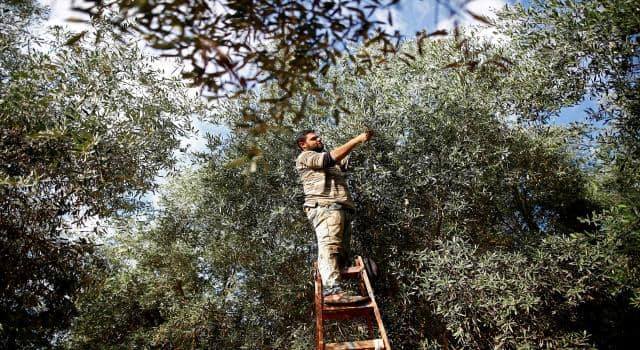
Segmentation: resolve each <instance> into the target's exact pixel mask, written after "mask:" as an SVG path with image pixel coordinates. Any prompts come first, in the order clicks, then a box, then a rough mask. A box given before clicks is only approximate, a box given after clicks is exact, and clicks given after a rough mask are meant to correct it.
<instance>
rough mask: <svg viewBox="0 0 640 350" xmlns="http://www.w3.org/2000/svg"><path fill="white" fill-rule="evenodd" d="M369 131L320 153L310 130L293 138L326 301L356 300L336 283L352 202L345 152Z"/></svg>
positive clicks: (346, 250) (345, 247)
mask: <svg viewBox="0 0 640 350" xmlns="http://www.w3.org/2000/svg"><path fill="white" fill-rule="evenodd" d="M372 136H373V132H372V131H367V132H365V133H362V134H360V135H358V136H356V137H354V138H353V139H351V140H349V141H348V142H347V143H345V144H344V145H342V146H340V147H338V148H336V149H333V150H332V151H331V152H324V144H323V143H322V139H321V138H320V136H318V135H317V134H316V133H315V131H313V130H304V131H302V132H301V133H300V134H299V136H298V138H297V139H296V141H297V144H298V148H300V150H301V151H302V152H301V153H300V155H299V156H298V158H297V160H296V169H297V170H298V172H299V174H300V178H301V180H302V185H303V188H304V194H305V202H304V211H305V213H306V214H307V217H308V218H309V221H310V222H311V224H312V225H313V227H314V229H315V231H316V237H317V240H318V270H319V271H320V276H321V278H322V285H323V294H324V296H325V302H327V303H341V302H358V301H362V300H363V298H362V297H358V296H352V295H349V294H347V293H345V291H344V290H343V286H341V284H340V269H341V268H343V267H344V265H345V264H346V263H348V261H347V259H348V255H349V241H350V239H351V217H352V215H353V212H354V210H355V205H354V204H353V200H352V199H351V194H350V193H349V188H348V187H347V182H346V179H345V171H346V165H347V155H348V154H349V153H350V152H351V151H352V150H353V149H354V148H355V147H356V146H358V145H359V144H361V143H364V142H366V141H368V140H369V139H371V137H372Z"/></svg>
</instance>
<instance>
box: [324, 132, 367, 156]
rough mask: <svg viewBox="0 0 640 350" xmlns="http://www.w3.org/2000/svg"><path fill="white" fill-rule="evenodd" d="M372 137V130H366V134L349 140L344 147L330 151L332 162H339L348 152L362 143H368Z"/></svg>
mask: <svg viewBox="0 0 640 350" xmlns="http://www.w3.org/2000/svg"><path fill="white" fill-rule="evenodd" d="M372 137H373V130H371V129H368V130H367V131H366V132H363V133H362V134H360V135H358V136H356V137H354V138H352V139H351V140H349V141H348V142H347V143H345V144H344V145H342V146H340V147H338V148H336V149H334V150H332V151H331V152H330V154H331V158H333V160H335V161H336V162H339V161H341V160H342V159H344V157H346V156H347V154H349V152H351V151H352V150H353V149H354V148H355V147H356V146H357V145H358V144H361V143H364V142H367V141H369V140H370V139H371V138H372Z"/></svg>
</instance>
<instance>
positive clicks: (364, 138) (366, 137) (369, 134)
mask: <svg viewBox="0 0 640 350" xmlns="http://www.w3.org/2000/svg"><path fill="white" fill-rule="evenodd" d="M373 134H374V133H373V130H371V129H368V130H367V131H365V132H363V133H362V134H360V135H358V140H359V141H360V143H364V142H367V141H369V140H371V138H372V137H373Z"/></svg>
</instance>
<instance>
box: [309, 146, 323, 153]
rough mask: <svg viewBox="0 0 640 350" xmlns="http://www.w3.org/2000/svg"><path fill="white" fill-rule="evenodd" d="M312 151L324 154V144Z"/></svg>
mask: <svg viewBox="0 0 640 350" xmlns="http://www.w3.org/2000/svg"><path fill="white" fill-rule="evenodd" d="M311 150H312V151H315V152H322V151H324V144H321V145H318V146H316V147H315V148H312V149H311Z"/></svg>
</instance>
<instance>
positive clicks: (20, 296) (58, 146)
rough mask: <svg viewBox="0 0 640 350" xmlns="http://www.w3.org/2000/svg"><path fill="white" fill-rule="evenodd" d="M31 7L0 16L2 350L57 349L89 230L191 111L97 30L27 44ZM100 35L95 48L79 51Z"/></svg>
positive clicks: (170, 154) (116, 205) (153, 166)
mask: <svg viewBox="0 0 640 350" xmlns="http://www.w3.org/2000/svg"><path fill="white" fill-rule="evenodd" d="M28 6H32V7H33V8H34V9H37V11H42V10H41V9H38V7H37V6H35V5H34V4H31V3H21V2H15V3H14V2H9V3H3V4H2V5H0V7H1V8H2V11H0V16H2V23H3V24H2V25H3V27H7V28H9V29H10V30H7V31H3V34H2V36H0V40H1V42H0V46H1V47H2V52H1V54H0V59H1V60H2V64H1V65H0V66H1V67H2V68H0V123H1V127H0V149H1V150H0V163H1V165H0V203H1V204H0V206H1V207H2V211H1V213H0V242H1V243H0V246H1V248H0V262H1V264H0V265H1V266H2V267H0V281H2V282H1V283H0V284H1V285H2V287H1V288H0V310H1V312H0V315H1V316H0V344H1V345H2V347H6V348H16V347H17V348H42V347H47V346H50V345H51V342H52V341H54V340H55V339H60V337H59V333H58V332H61V331H64V330H65V329H66V328H68V326H69V324H70V321H71V320H72V318H73V317H74V315H75V307H74V304H73V303H74V298H75V295H76V293H77V292H78V291H79V290H80V289H81V287H82V286H83V285H84V284H86V283H87V282H88V280H87V271H88V270H87V267H88V265H90V264H91V263H92V260H93V258H94V257H95V256H94V255H93V252H94V245H93V243H91V242H90V240H89V238H88V236H87V235H86V234H85V233H78V232H77V228H78V227H83V226H84V225H85V224H86V223H87V222H88V220H89V219H91V220H93V219H95V218H101V217H107V216H110V215H116V214H117V215H122V214H125V213H127V212H129V211H130V210H132V209H135V208H136V207H138V206H139V205H140V204H141V202H140V197H141V196H142V195H143V194H144V193H146V192H147V191H149V190H152V189H153V188H154V187H155V186H156V184H155V183H154V177H155V175H156V174H157V173H158V171H159V170H160V169H170V168H171V167H172V166H173V164H175V155H174V150H176V149H177V147H178V146H179V143H180V137H181V136H182V135H185V134H186V133H187V132H188V130H189V126H188V124H189V118H190V116H191V115H192V114H193V113H195V112H197V111H198V108H199V107H198V106H199V104H198V103H196V102H195V101H194V100H193V99H192V98H190V97H188V95H187V94H186V90H185V89H184V86H183V84H182V83H181V82H180V81H179V80H177V79H170V78H166V77H164V76H163V75H162V74H161V73H159V72H158V71H157V70H156V69H154V67H153V64H152V59H151V58H149V57H148V56H146V55H144V54H143V53H142V52H141V51H140V49H138V48H137V45H132V44H129V45H123V44H117V43H116V42H115V41H113V40H112V39H110V36H109V34H108V33H107V32H105V31H103V30H102V29H100V28H98V29H96V30H94V31H92V32H93V33H95V34H92V33H83V34H82V35H84V36H85V39H81V36H80V35H72V34H70V33H66V32H64V31H62V30H61V29H59V28H58V29H54V30H53V31H51V32H50V33H51V37H52V39H50V40H48V39H41V38H40V39H39V38H36V37H35V36H34V34H30V29H29V28H28V26H27V24H29V21H30V20H31V17H30V16H31V14H32V13H33V11H27V10H25V8H27V7H28ZM95 35H100V36H102V38H103V41H102V42H100V43H98V44H97V45H95V46H94V45H93V43H92V42H89V43H87V42H86V41H84V40H88V39H93V38H95Z"/></svg>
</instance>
